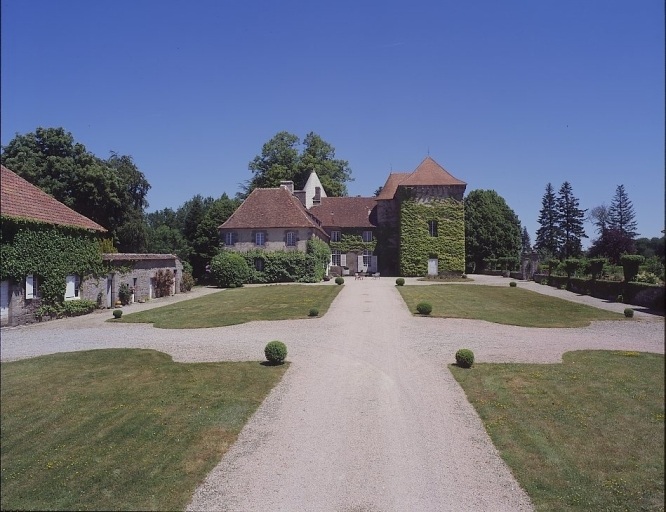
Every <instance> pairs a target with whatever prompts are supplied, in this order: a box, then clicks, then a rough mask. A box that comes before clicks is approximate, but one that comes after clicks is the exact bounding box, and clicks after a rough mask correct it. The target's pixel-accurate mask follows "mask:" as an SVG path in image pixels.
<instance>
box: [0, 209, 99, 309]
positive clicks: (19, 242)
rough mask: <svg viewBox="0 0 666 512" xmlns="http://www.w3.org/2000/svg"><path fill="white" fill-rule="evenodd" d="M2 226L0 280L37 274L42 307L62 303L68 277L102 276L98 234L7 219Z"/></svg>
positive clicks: (5, 218) (2, 221)
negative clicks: (43, 304)
mask: <svg viewBox="0 0 666 512" xmlns="http://www.w3.org/2000/svg"><path fill="white" fill-rule="evenodd" d="M1 223H2V232H1V235H0V257H1V258H2V267H1V272H0V278H1V279H2V280H5V279H13V280H14V281H17V282H21V281H22V280H24V279H25V278H26V276H27V275H29V274H34V275H36V276H37V277H38V282H39V293H40V296H41V298H42V302H43V303H45V304H48V305H55V304H61V303H62V302H63V301H64V297H65V288H66V278H67V276H68V275H79V276H88V275H102V274H104V273H105V271H106V270H105V266H104V263H103V262H102V253H101V252H100V235H101V234H98V233H91V232H90V231H88V230H85V229H80V228H75V227H56V226H53V225H51V224H46V223H41V222H35V221H30V220H25V219H16V218H12V217H6V216H3V217H2V219H1Z"/></svg>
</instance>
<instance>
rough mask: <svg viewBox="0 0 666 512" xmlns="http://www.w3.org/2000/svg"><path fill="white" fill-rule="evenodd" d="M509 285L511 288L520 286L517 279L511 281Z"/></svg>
mask: <svg viewBox="0 0 666 512" xmlns="http://www.w3.org/2000/svg"><path fill="white" fill-rule="evenodd" d="M509 286H510V287H511V288H515V287H516V286H518V283H516V282H515V281H511V282H510V283H509Z"/></svg>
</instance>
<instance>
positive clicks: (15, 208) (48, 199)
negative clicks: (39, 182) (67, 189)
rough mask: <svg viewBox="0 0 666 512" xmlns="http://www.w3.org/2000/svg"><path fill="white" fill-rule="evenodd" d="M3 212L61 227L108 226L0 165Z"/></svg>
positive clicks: (99, 229) (92, 228)
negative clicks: (84, 214)
mask: <svg viewBox="0 0 666 512" xmlns="http://www.w3.org/2000/svg"><path fill="white" fill-rule="evenodd" d="M0 169H1V171H2V174H0V213H1V214H2V215H5V216H7V217H16V218H20V219H29V220H36V221H40V222H46V223H48V224H56V225H59V226H73V227H77V228H84V229H90V230H94V231H106V229H105V228H103V227H102V226H100V225H99V224H97V223H96V222H94V221H92V220H90V219H89V218H88V217H85V216H83V215H81V214H80V213H77V212H75V211H74V210H72V209H71V208H70V207H69V206H65V205H64V204H62V203H61V202H60V201H58V200H57V199H55V198H54V197H53V196H50V195H49V194H47V193H46V192H44V191H43V190H41V189H40V188H38V187H36V186H35V185H33V184H32V183H29V182H28V181H26V180H24V179H23V178H21V177H20V176H19V175H18V174H16V173H15V172H13V171H10V170H9V169H7V168H6V167H5V166H4V165H3V166H0Z"/></svg>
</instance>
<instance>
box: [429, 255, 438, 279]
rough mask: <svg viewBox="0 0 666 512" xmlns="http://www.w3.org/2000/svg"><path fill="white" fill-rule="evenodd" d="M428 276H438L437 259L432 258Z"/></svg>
mask: <svg viewBox="0 0 666 512" xmlns="http://www.w3.org/2000/svg"><path fill="white" fill-rule="evenodd" d="M428 275H429V276H436V275H437V258H430V259H429V260H428Z"/></svg>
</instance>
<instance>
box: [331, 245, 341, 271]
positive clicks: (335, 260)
mask: <svg viewBox="0 0 666 512" xmlns="http://www.w3.org/2000/svg"><path fill="white" fill-rule="evenodd" d="M331 265H334V266H336V267H340V266H342V261H341V258H340V251H339V250H337V249H333V250H332V251H331Z"/></svg>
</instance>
